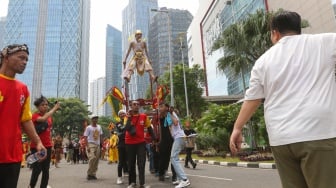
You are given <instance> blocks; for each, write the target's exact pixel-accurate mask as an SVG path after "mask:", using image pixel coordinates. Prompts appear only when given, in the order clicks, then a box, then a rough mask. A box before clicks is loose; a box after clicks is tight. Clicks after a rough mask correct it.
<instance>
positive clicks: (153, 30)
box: [148, 8, 193, 76]
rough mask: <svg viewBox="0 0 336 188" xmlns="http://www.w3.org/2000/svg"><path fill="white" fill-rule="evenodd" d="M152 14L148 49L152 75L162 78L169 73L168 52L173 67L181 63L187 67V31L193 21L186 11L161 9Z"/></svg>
mask: <svg viewBox="0 0 336 188" xmlns="http://www.w3.org/2000/svg"><path fill="white" fill-rule="evenodd" d="M152 14H154V16H153V17H152V19H151V22H150V27H149V28H150V29H149V37H148V49H149V52H150V53H149V56H150V58H151V60H152V61H153V65H152V66H153V69H154V73H155V74H157V75H159V76H162V75H163V74H164V72H166V71H169V68H170V66H169V64H170V59H169V55H170V54H169V53H170V52H171V55H172V57H171V60H172V65H173V66H174V65H176V64H178V63H181V62H184V63H185V64H186V65H187V66H188V48H187V29H188V27H189V25H190V23H191V21H192V19H193V16H192V15H191V13H190V12H189V11H188V10H178V9H167V8H161V9H160V10H159V12H153V13H152ZM169 40H170V41H169ZM169 42H170V44H169ZM169 47H170V49H169ZM182 53H183V59H182Z"/></svg>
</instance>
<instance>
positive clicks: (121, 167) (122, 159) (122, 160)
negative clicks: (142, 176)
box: [118, 146, 128, 177]
mask: <svg viewBox="0 0 336 188" xmlns="http://www.w3.org/2000/svg"><path fill="white" fill-rule="evenodd" d="M118 156H119V161H118V177H121V176H122V172H123V171H124V173H125V172H128V165H127V153H126V148H125V146H123V147H118Z"/></svg>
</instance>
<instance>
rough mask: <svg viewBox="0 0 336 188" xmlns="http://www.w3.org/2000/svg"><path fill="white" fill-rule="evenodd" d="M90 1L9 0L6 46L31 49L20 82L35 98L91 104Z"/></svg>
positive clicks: (19, 77)
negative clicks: (89, 75) (89, 86)
mask: <svg viewBox="0 0 336 188" xmlns="http://www.w3.org/2000/svg"><path fill="white" fill-rule="evenodd" d="M89 29H90V0H76V1H63V0H53V1H46V0H25V1H22V0H9V5H8V15H7V23H6V34H5V37H4V42H5V44H11V43H26V44H27V45H28V46H29V51H30V55H29V61H28V65H27V68H26V70H25V72H24V74H22V75H18V77H17V78H18V79H20V80H24V82H25V83H27V85H28V87H29V89H30V91H31V96H32V98H34V97H38V96H40V95H41V94H43V95H44V96H46V97H61V98H69V97H77V98H80V99H81V100H83V101H85V102H86V103H87V102H88V64H89V57H88V56H89Z"/></svg>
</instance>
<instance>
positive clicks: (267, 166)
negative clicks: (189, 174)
mask: <svg viewBox="0 0 336 188" xmlns="http://www.w3.org/2000/svg"><path fill="white" fill-rule="evenodd" d="M180 161H184V158H180ZM194 161H195V162H196V163H199V164H209V165H219V166H227V167H243V168H260V169H276V165H275V163H258V162H236V163H235V162H218V161H207V160H197V159H195V160H194Z"/></svg>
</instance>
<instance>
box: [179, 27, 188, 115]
mask: <svg viewBox="0 0 336 188" xmlns="http://www.w3.org/2000/svg"><path fill="white" fill-rule="evenodd" d="M185 34H186V32H181V33H179V40H180V48H181V56H182V57H181V59H182V67H183V83H184V95H185V103H186V104H185V105H186V110H187V118H189V106H188V90H187V80H186V75H185V68H184V55H183V37H184V36H185Z"/></svg>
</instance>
